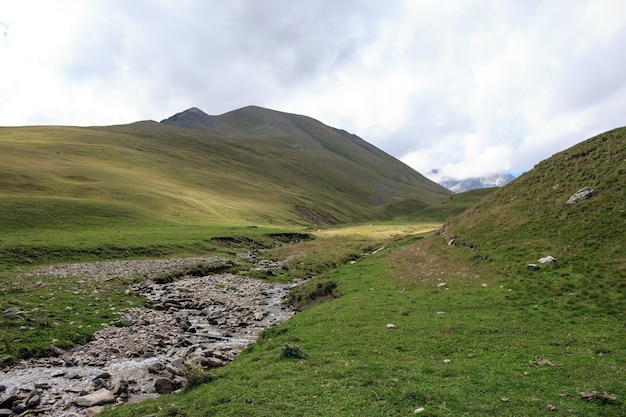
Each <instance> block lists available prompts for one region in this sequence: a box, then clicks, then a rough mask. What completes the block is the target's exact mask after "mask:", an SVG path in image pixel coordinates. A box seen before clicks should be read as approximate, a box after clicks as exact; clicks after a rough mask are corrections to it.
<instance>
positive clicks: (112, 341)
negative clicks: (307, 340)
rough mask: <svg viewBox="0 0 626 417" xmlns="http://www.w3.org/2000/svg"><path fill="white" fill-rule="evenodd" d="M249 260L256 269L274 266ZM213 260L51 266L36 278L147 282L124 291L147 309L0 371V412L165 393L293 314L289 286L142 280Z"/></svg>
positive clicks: (237, 280)
mask: <svg viewBox="0 0 626 417" xmlns="http://www.w3.org/2000/svg"><path fill="white" fill-rule="evenodd" d="M246 257H248V258H249V259H252V260H253V261H255V267H256V268H273V267H279V266H280V265H279V264H276V263H267V262H265V261H256V257H254V256H250V255H246ZM216 260H217V259H216V258H188V259H174V260H158V261H120V262H100V263H94V264H72V265H65V266H54V267H49V268H46V269H43V270H40V271H38V272H36V273H37V274H41V276H42V277H45V276H56V277H59V276H92V277H97V278H98V279H115V278H118V277H123V276H135V277H136V276H141V277H144V278H146V280H145V281H143V282H142V283H140V284H135V285H132V286H130V287H129V288H128V291H132V292H134V293H135V294H137V295H139V296H141V297H144V298H145V299H146V301H147V305H150V308H147V307H141V308H131V309H128V310H125V311H124V312H123V313H122V317H123V318H124V320H125V322H126V323H127V325H126V326H122V327H116V326H110V325H107V326H103V328H102V329H100V330H98V331H97V332H96V333H95V335H94V339H93V341H91V342H90V343H88V344H86V345H83V346H78V347H76V348H74V349H72V350H69V351H63V350H61V349H57V348H54V347H51V348H50V356H49V357H46V358H41V359H36V360H30V361H22V362H20V363H19V364H17V365H15V366H13V367H11V368H9V369H5V370H4V371H3V372H0V416H3V415H6V416H12V415H20V414H24V415H26V414H28V415H36V416H37V415H38V416H54V417H58V416H68V417H70V416H81V415H95V414H94V413H97V412H98V411H99V410H100V407H101V406H103V405H107V404H122V403H125V402H129V401H139V400H142V399H145V398H148V397H153V396H157V395H160V394H166V393H170V392H173V391H175V390H177V389H179V388H181V387H182V386H183V385H184V384H185V383H186V380H185V372H188V371H189V369H194V368H195V369H198V368H199V367H201V368H204V369H209V368H212V367H218V366H223V365H225V364H227V363H228V362H230V361H231V360H233V359H234V358H235V357H236V356H237V354H239V353H240V352H241V351H242V350H243V349H244V348H245V347H246V346H247V345H248V344H250V343H253V342H254V341H255V340H256V338H257V337H258V335H259V333H260V332H261V331H262V330H264V329H266V328H268V327H270V326H273V325H275V324H277V323H280V322H282V321H284V320H286V319H288V318H289V317H291V316H292V315H293V311H291V310H289V309H288V308H287V307H286V306H284V305H283V304H282V301H283V299H284V297H285V296H286V294H287V292H288V291H289V289H291V288H293V287H294V286H295V285H297V283H289V284H275V283H267V282H262V281H259V280H253V279H249V278H244V277H241V276H235V275H232V274H228V273H220V274H214V275H208V276H202V277H192V276H184V277H181V278H179V279H176V280H174V281H173V282H169V283H165V284H157V283H155V282H154V281H153V280H151V279H150V278H149V277H150V276H156V275H158V274H161V273H168V272H173V271H177V270H180V269H181V267H183V266H185V265H193V264H197V263H199V262H209V261H210V262H215V261H216Z"/></svg>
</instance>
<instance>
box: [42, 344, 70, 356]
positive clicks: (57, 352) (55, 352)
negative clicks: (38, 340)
mask: <svg viewBox="0 0 626 417" xmlns="http://www.w3.org/2000/svg"><path fill="white" fill-rule="evenodd" d="M46 353H47V354H48V356H54V357H59V356H62V355H64V354H65V351H64V350H63V349H61V348H58V347H56V346H54V345H50V346H48V348H47V349H46Z"/></svg>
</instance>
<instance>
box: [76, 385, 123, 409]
mask: <svg viewBox="0 0 626 417" xmlns="http://www.w3.org/2000/svg"><path fill="white" fill-rule="evenodd" d="M114 401H115V395H113V393H112V392H111V391H109V390H108V389H106V388H102V389H99V390H98V391H94V392H92V393H91V394H87V395H83V396H82V397H78V398H77V399H76V400H74V404H76V405H78V406H79V407H93V406H96V405H102V404H108V403H112V402H114Z"/></svg>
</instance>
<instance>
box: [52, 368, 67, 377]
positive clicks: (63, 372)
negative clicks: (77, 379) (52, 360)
mask: <svg viewBox="0 0 626 417" xmlns="http://www.w3.org/2000/svg"><path fill="white" fill-rule="evenodd" d="M63 375H65V371H64V370H62V369H59V370H58V371H53V372H52V373H51V374H50V377H52V378H57V377H60V376H63Z"/></svg>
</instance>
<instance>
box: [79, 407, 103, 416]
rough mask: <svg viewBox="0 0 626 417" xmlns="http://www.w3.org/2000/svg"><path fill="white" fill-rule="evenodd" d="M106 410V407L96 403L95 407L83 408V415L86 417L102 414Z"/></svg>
mask: <svg viewBox="0 0 626 417" xmlns="http://www.w3.org/2000/svg"><path fill="white" fill-rule="evenodd" d="M103 411H104V407H102V406H99V405H96V406H95V407H89V408H86V409H85V410H83V415H84V416H85V417H95V416H97V415H98V414H101V413H102V412H103Z"/></svg>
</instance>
